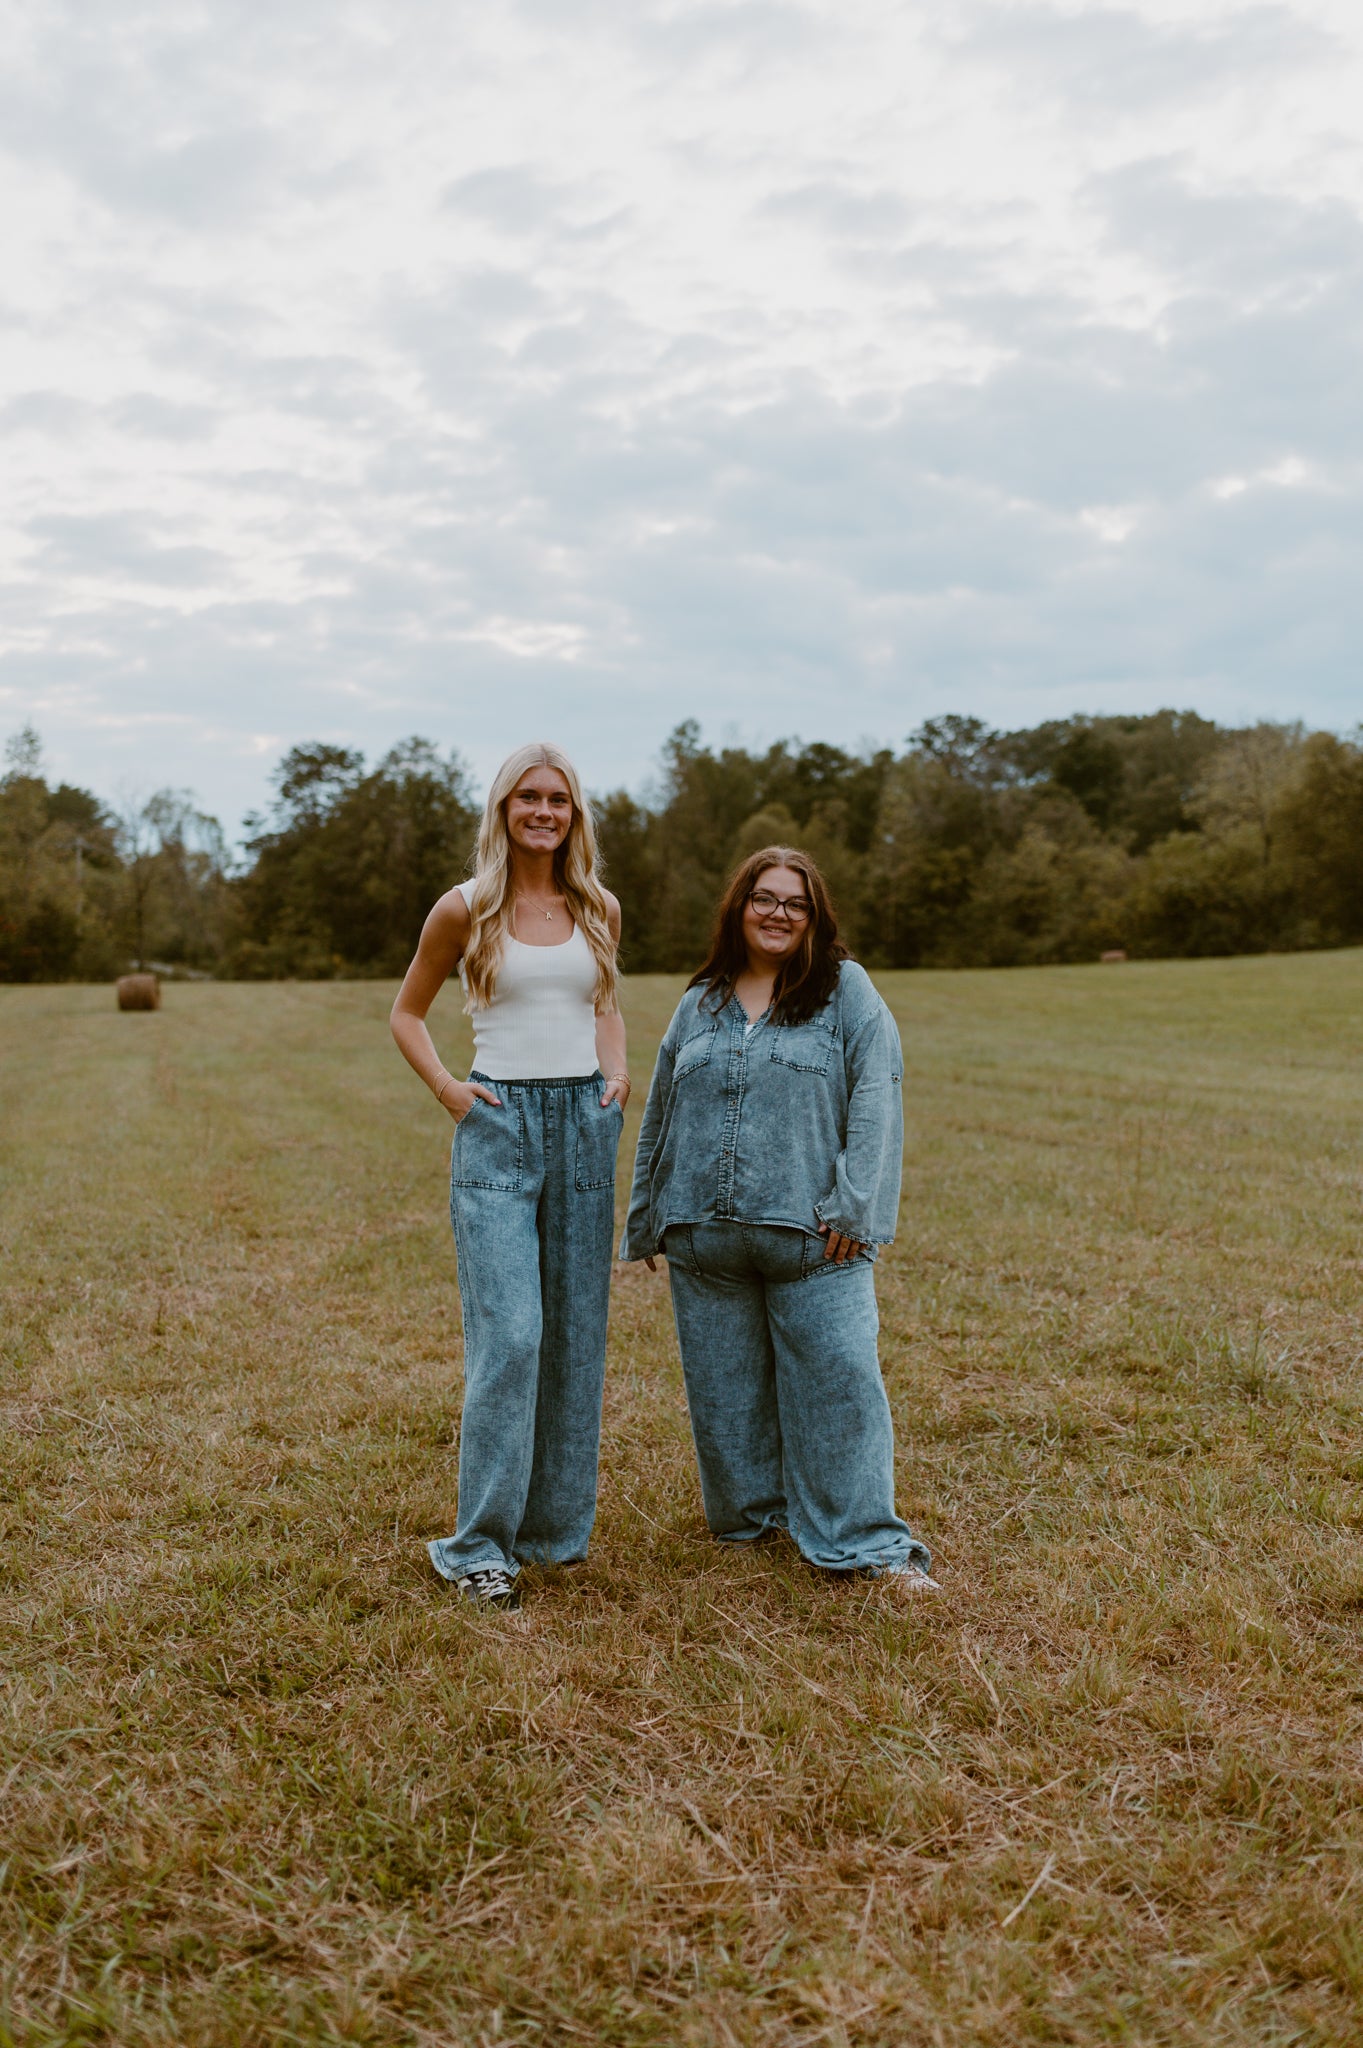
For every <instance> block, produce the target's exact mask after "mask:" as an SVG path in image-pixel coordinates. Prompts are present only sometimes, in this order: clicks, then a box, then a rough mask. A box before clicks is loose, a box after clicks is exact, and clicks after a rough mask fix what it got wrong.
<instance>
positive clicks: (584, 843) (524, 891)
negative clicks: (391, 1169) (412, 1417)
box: [392, 746, 629, 1607]
mask: <svg viewBox="0 0 1363 2048" xmlns="http://www.w3.org/2000/svg"><path fill="white" fill-rule="evenodd" d="M619 939H620V906H619V904H618V903H617V902H616V900H615V898H614V897H613V896H612V895H610V894H609V892H608V891H607V890H605V889H603V888H602V886H601V884H600V882H599V881H598V879H597V875H596V838H595V834H594V832H593V829H592V818H591V812H590V810H589V809H588V807H587V805H586V803H585V802H584V801H583V796H582V786H581V784H580V782H579V781H578V777H577V771H576V770H575V769H574V767H573V765H572V763H571V762H570V761H569V760H568V758H567V756H566V755H564V754H562V753H560V752H559V750H558V749H557V748H556V747H546V746H527V747H522V748H521V749H520V750H519V751H518V752H517V753H514V754H512V755H511V756H510V757H509V759H507V760H506V761H504V762H503V764H502V766H501V767H500V768H499V769H498V771H497V774H496V777H495V778H494V780H493V784H492V788H491V790H490V792H489V794H488V800H487V807H486V809H485V810H484V813H483V822H482V827H481V829H480V831H479V834H478V852H477V860H476V864H475V873H474V876H473V880H472V881H471V882H467V883H464V884H463V885H462V886H461V887H459V888H457V889H451V890H450V891H449V893H448V894H447V895H445V896H442V897H441V899H440V901H439V902H438V903H437V904H436V906H435V908H434V910H432V912H431V914H430V916H429V917H428V918H427V920H426V926H425V929H424V931H423V932H422V934H421V944H420V946H419V947H418V949H417V955H416V958H415V960H413V962H412V964H411V966H410V967H409V968H408V970H407V978H406V980H405V981H404V982H403V984H402V987H401V989H400V990H399V992H398V998H397V1001H396V1002H395V1003H394V1005H393V1015H392V1026H393V1036H394V1038H396V1040H397V1042H398V1045H399V1046H400V1047H401V1049H402V1052H403V1055H404V1057H405V1058H406V1059H407V1060H408V1061H409V1062H410V1064H411V1065H412V1066H413V1067H414V1068H415V1069H416V1071H417V1073H418V1074H420V1076H421V1078H422V1080H423V1081H424V1082H425V1083H426V1085H427V1087H428V1088H429V1089H430V1090H431V1093H432V1094H433V1095H434V1096H435V1098H436V1100H437V1101H438V1102H439V1103H440V1104H441V1106H442V1108H443V1109H444V1110H445V1111H446V1113H447V1114H448V1115H449V1116H450V1117H452V1118H453V1120H454V1127H455V1128H454V1141H453V1148H452V1154H451V1162H450V1216H451V1219H452V1221H453V1224H454V1237H455V1245H456V1248H457V1251H458V1255H459V1299H460V1304H461V1308H462V1311H463V1321H464V1409H463V1420H462V1422H461V1425H460V1434H459V1508H458V1519H457V1524H456V1527H455V1531H454V1534H453V1535H452V1536H444V1537H440V1538H437V1539H436V1540H435V1541H433V1542H431V1543H429V1544H428V1545H427V1549H428V1551H429V1553H430V1557H431V1562H432V1564H433V1565H434V1566H435V1569H436V1571H437V1572H438V1573H439V1574H440V1576H441V1577H442V1578H443V1579H448V1580H451V1581H452V1582H453V1583H454V1584H455V1585H456V1586H458V1588H459V1591H460V1592H461V1593H462V1594H463V1595H464V1596H465V1598H467V1599H470V1600H474V1601H480V1602H484V1603H489V1604H492V1605H495V1606H501V1607H507V1606H514V1605H515V1604H516V1597H517V1594H516V1585H515V1581H516V1577H517V1574H518V1572H519V1570H520V1566H521V1562H522V1560H532V1559H533V1560H536V1561H540V1562H546V1563H559V1564H564V1563H569V1562H571V1561H574V1560H576V1559H579V1558H582V1557H585V1555H586V1552H587V1540H588V1537H589V1536H590V1534H591V1528H592V1522H593V1520H594V1519H595V1515H596V1468H597V1452H598V1447H599V1441H600V1434H601V1391H602V1384H603V1380H604V1375H605V1361H606V1306H607V1296H608V1293H609V1288H610V1267H611V1240H612V1235H613V1227H614V1213H615V1196H614V1187H615V1155H616V1151H617V1149H618V1146H619V1143H620V1127H621V1121H622V1113H623V1109H624V1104H625V1102H626V1100H627V1099H628V1096H629V1076H628V1074H627V1073H626V1071H625V1026H624V1019H623V1018H622V1017H621V1015H620V1010H619V1004H618V1001H617V994H616V974H615V953H616V947H617V945H618V944H619ZM455 968H458V970H459V973H460V976H461V979H462V980H463V984H464V989H465V994H466V1005H465V1007H466V1008H467V1010H468V1013H469V1015H470V1017H471V1018H472V1020H473V1041H474V1062H473V1071H472V1073H471V1074H470V1075H469V1078H468V1080H467V1081H458V1080H456V1079H455V1078H454V1076H453V1075H452V1074H449V1073H447V1072H446V1070H445V1068H444V1066H443V1065H442V1063H441V1060H440V1057H439V1055H438V1054H437V1052H436V1049H435V1047H434V1045H433V1044H432V1043H431V1036H430V1033H429V1031H428V1030H427V1028H426V1021H425V1020H426V1013H427V1011H428V1010H429V1009H430V1007H431V1004H432V1002H433V1001H434V1000H435V997H436V996H437V994H438V993H439V991H440V989H441V987H442V985H443V983H444V982H445V980H446V978H447V976H449V975H450V974H451V973H452V972H453V971H454V969H455ZM603 1070H604V1079H603Z"/></svg>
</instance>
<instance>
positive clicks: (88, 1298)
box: [0, 954, 1363, 2048]
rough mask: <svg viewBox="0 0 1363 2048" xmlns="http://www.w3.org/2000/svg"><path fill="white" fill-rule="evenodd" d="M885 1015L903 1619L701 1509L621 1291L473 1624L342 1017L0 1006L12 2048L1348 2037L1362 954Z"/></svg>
mask: <svg viewBox="0 0 1363 2048" xmlns="http://www.w3.org/2000/svg"><path fill="white" fill-rule="evenodd" d="M884 985H885V987H886V991H887V994H888V995H889V997H890V999H891V1001H892V1002H893V1003H894V1005H895V1007H896V1009H897V1011H898V1013H899V1016H900V1018H901V1021H902V1023H903V1026H904V1032H905V1041H906V1046H907V1049H908V1054H909V1078H908V1098H909V1109H910V1137H909V1150H908V1174H907V1183H906V1193H905V1206H904V1227H903V1234H902V1236H901V1238H900V1241H899V1243H898V1244H897V1245H896V1247H895V1248H894V1251H893V1252H892V1254H891V1255H890V1256H889V1257H888V1258H887V1260H886V1262H885V1264H884V1267H883V1269H882V1274H883V1283H882V1309H883V1316H884V1326H885V1327H884V1336H885V1347H884V1348H885V1361H886V1370H887V1377H888V1381H889V1384H890V1388H891V1395H892V1399H893V1403H894V1408H895V1418H896V1425H897V1429H898V1443H899V1468H900V1474H901V1504H902V1505H903V1506H904V1507H905V1509H906V1510H907V1512H908V1513H909V1515H910V1518H911V1519H912V1520H913V1522H914V1523H915V1525H916V1526H917V1527H919V1528H920V1529H921V1530H922V1532H923V1533H924V1534H925V1535H926V1536H927V1538H928V1540H929V1541H930V1542H931V1543H932V1545H933V1548H934V1550H935V1551H936V1553H937V1556H938V1560H939V1564H940V1568H941V1572H942V1576H943V1578H944V1580H945V1582H946V1584H947V1586H948V1587H949V1589H950V1598H949V1600H948V1602H947V1603H946V1604H945V1605H944V1606H942V1607H937V1608H934V1609H932V1610H931V1611H928V1610H924V1611H923V1612H921V1613H918V1612H914V1613H908V1614H904V1613H900V1612H886V1611H885V1609H884V1608H883V1607H882V1605H881V1604H880V1603H879V1601H878V1600H877V1599H876V1597H875V1596H874V1594H873V1593H872V1592H870V1591H869V1590H867V1589H865V1588H863V1589H861V1590H860V1591H858V1592H855V1593H853V1594H852V1596H851V1597H849V1596H848V1595H846V1594H845V1593H843V1594H840V1593H838V1592H837V1591H835V1590H833V1589H831V1588H830V1587H829V1586H827V1585H826V1584H823V1583H821V1582H819V1581H817V1580H816V1579H815V1578H814V1577H813V1576H812V1575H810V1574H809V1573H807V1572H806V1571H805V1570H804V1569H803V1568H802V1567H801V1565H800V1564H799V1562H798V1560H797V1559H796V1558H795V1557H794V1556H793V1555H792V1554H791V1553H790V1552H789V1551H787V1550H785V1549H782V1548H781V1547H779V1546H777V1547H771V1548H766V1547H764V1548H762V1549H759V1550H756V1551H750V1552H745V1553H734V1552H731V1551H728V1550H723V1549H720V1548H718V1547H717V1546H715V1545H713V1544H711V1543H710V1542H709V1541H708V1540H707V1538H706V1536H705V1532H704V1528H703V1524H702V1521H701V1517H700V1513H699V1503H698V1498H697V1492H696V1486H695V1481H694V1475H693V1471H692V1467H691V1462H690V1455H689V1442H688V1437H687V1431H686V1421H685V1410H684V1404H683V1401H682V1396H681V1389H680V1381H679V1375H678V1371H677V1367H676V1361H675V1351H674V1346H673V1342H672V1336H671V1330H670V1322H669V1317H668V1313H667V1308H666V1300H665V1283H664V1281H663V1279H662V1277H661V1276H659V1277H658V1278H657V1279H654V1278H651V1277H650V1276H649V1275H647V1274H646V1273H645V1272H644V1271H643V1269H642V1268H639V1269H630V1270H628V1271H623V1272H621V1273H620V1274H619V1276H618V1284H617V1291H616V1306H615V1315H614V1322H613V1329H612V1339H611V1358H612V1368H611V1376H610V1386H609V1393H608V1416H607V1438H606V1441H607V1450H606V1457H605V1467H604V1473H603V1489H602V1512H601V1518H600V1521H599V1524H598V1535H597V1540H596V1544H595V1548H594V1553H593V1558H592V1561H591V1562H590V1563H589V1564H588V1565H587V1566H585V1567H583V1568H582V1569H580V1570H578V1571H576V1572H573V1573H562V1574H559V1575H551V1574H540V1575H538V1576H537V1577H536V1579H535V1583H534V1584H533V1585H532V1587H531V1589H530V1595H529V1599H528V1602H527V1606H526V1609H525V1611H524V1613H523V1616H522V1617H521V1619H520V1621H519V1623H512V1622H510V1621H509V1620H508V1618H507V1617H502V1618H500V1619H498V1618H492V1617H480V1616H476V1615H472V1614H469V1613H467V1612H465V1611H462V1610H461V1609H460V1608H459V1607H458V1606H457V1605H456V1604H454V1603H453V1602H452V1600H451V1599H450V1598H449V1597H448V1596H447V1595H445V1594H442V1592H441V1590H440V1589H439V1588H438V1587H437V1586H436V1584H435V1583H434V1581H433V1580H432V1579H431V1578H430V1577H429V1576H428V1573H427V1570H426V1565H425V1558H424V1553H423V1551H422V1547H421V1539H422V1538H423V1537H424V1536H426V1535H428V1534H430V1533H431V1532H432V1531H436V1530H439V1529H442V1528H444V1527H445V1526H446V1525H447V1524H448V1521H449V1515H450V1507H451V1496H452V1492H453V1481H454V1460H453V1455H452V1452H451V1448H450V1428H451V1420H452V1417H453V1415H454V1414H455V1412H456V1410H457V1399H458V1355H459V1344H458V1303H457V1296H456V1292H455V1284H454V1265H453V1254H452V1251H451V1247H450V1244H449V1241H448V1236H447V1227H446V1225H445V1222H444V1205H445V1190H444V1173H445V1149H446V1143H447V1140H446V1137H445V1132H444V1127H443V1126H442V1124H441V1122H440V1120H439V1118H438V1117H437V1116H436V1115H435V1114H434V1113H433V1112H432V1109H431V1106H430V1104H429V1103H428V1101H426V1100H425V1099H424V1098H423V1096H422V1095H421V1092H420V1090H419V1089H418V1088H417V1086H416V1084H415V1083H414V1082H412V1081H411V1080H410V1078H409V1077H408V1075H407V1074H406V1071H405V1069H404V1068H403V1067H402V1065H401V1063H400V1061H399V1060H398V1058H397V1055H396V1054H395V1053H394V1052H393V1051H392V1049H391V1047H390V1045H389V1043H388V1040H387V1035H386V1031H385V1028H384V1014H385V1011H386V1007H387V1003H388V1000H389V991H387V990H386V989H383V988H379V987H375V986H372V985H350V986H327V987H316V986H279V987H276V988H270V989H260V988H250V989H244V988H231V987H197V986H195V987H179V986H177V987H175V988H173V989H170V990H168V991H167V995H166V1006H165V1008H164V1009H163V1010H162V1011H161V1012H160V1013H158V1014H151V1015H145V1016H130V1017H124V1016H119V1015H118V1014H117V1013H116V1011H115V1009H114V1006H113V1002H112V999H111V997H110V995H109V993H108V992H107V991H105V990H82V989H72V988H62V989H23V990H18V989H4V990H0V1170H2V1171H3V1192H2V1193H0V1244H2V1246H3V1261H4V1273H3V1280H4V1338H3V1351H0V1375H2V1377H0V1391H2V1392H3V1417H4V1427H5V1436H4V1448H3V1458H4V1463H3V1483H4V1493H3V1500H4V1506H3V1539H4V1557H5V1591H4V1616H3V1618H4V1629H5V1637H4V1642H3V1646H2V1647H0V1655H3V1686H2V1688H0V1797H2V1798H3V1851H0V1854H2V1855H3V1877H2V1878H0V2041H3V2042H24V2043H56V2042H74V2041H109V2042H117V2043H120V2044H122V2043H128V2044H134V2043H136V2044H143V2043H147V2044H153V2043H154V2044H158V2048H160V2044H171V2043H191V2044H195V2048H199V2044H222V2048H228V2044H230V2048H242V2044H257V2043H259V2044H266V2043H269V2044H276V2043H285V2042H297V2043H316V2042H337V2041H346V2042H372V2043H395V2042H410V2043H413V2044H424V2043H465V2042H467V2043H486V2044H492V2043H497V2042H555V2043H558V2042H563V2043H572V2042H580V2041H585V2042H611V2043H627V2044H636V2043H640V2044H642V2043H652V2042H679V2043H694V2044H697V2048H702V2044H703V2048H710V2044H725V2043H728V2044H734V2043H742V2044H777V2043H780V2044H786V2043H814V2042H820V2043H830V2044H849V2048H850V2044H859V2048H860V2044H871V2043H901V2042H904V2043H920V2042H921V2043H924V2044H942V2048H954V2044H957V2043H974V2042H979V2043H989V2044H998V2048H1003V2044H1013V2043H1017V2042H1027V2041H1035V2042H1045V2041H1056V2042H1081V2043H1089V2042H1132V2043H1146V2042H1152V2043H1153V2042H1161V2043H1163V2042H1170V2043H1172V2042H1180V2043H1197V2044H1204V2043H1216V2044H1222V2043H1224V2044H1231V2043H1237V2044H1238V2043H1256V2044H1258V2043H1281V2044H1287V2043H1289V2042H1307V2043H1326V2042H1329V2043H1335V2042H1344V2041H1349V2040H1355V2039H1359V2038H1363V2028H1361V2027H1360V2022H1359V2011H1360V2003H1361V2001H1363V1935H1361V1934H1360V1932H1359V1924H1360V1921H1363V1912H1361V1911H1360V1905H1361V1904H1363V1887H1360V1885H1359V1882H1358V1880H1359V1876H1360V1871H1363V1816H1361V1815H1360V1811H1359V1776H1360V1758H1361V1757H1363V1747H1361V1745H1363V1675H1361V1668H1360V1657H1359V1647H1360V1624H1361V1623H1363V1562H1361V1560H1360V1545H1359V1530H1360V1527H1361V1526H1363V1432H1360V1426H1359V1425H1360V1394H1361V1389H1360V1373H1359V1364H1360V1359H1359V1350H1360V1337H1359V1322H1358V1309H1359V1300H1360V1292H1361V1291H1363V1290H1361V1289H1360V1271H1361V1269H1363V1262H1361V1261H1360V1243H1359V1233H1360V1220H1359V1219H1360V1202H1359V1196H1360V1151H1359V1139H1360V1122H1361V1119H1360V1106H1363V1083H1361V1082H1360V1067H1359V1053H1360V1050H1363V958H1360V956H1358V955H1356V954H1354V955H1349V954H1336V955H1330V956H1318V957H1316V958H1309V957H1304V958H1295V959H1291V960H1271V959H1270V960H1259V961H1236V962H1223V963H1200V964H1191V965H1177V966H1151V967H1126V968H1118V969H1112V968H1107V969H1094V970H1092V971H1090V970H1084V969H1079V970H1074V969H1070V970H1059V971H1042V972H1032V973H1013V974H1008V975H1001V974H962V975H957V976H945V975H943V976H936V975H923V976H917V977H905V976H890V977H886V978H885V982H884ZM674 996H675V984H673V983H670V982H663V981H643V982H636V983H634V984H632V985H631V986H630V988H629V991H628V1002H629V1009H630V1014H631V1020H632V1024H633V1034H634V1042H635V1048H636V1051H635V1059H634V1065H635V1068H636V1071H638V1072H639V1073H641V1074H646V1072H647V1068H648V1057H649V1052H650V1050H651V1046H652V1043H653V1040H654V1039H655V1038H656V1035H657V1033H658V1032H659V1030H660V1028H661V1026H662V1023H663V1022H664V1020H665V1017H666V1015H667V1012H668V1010H669V1008H670V1005H671V1002H672V1001H673V999H674ZM439 1028H440V1029H441V1032H442V1042H443V1048H444V1050H445V1052H446V1054H447V1056H448V1058H449V1060H450V1064H451V1065H454V1064H455V1062H456V1061H457V1059H458V1058H459V1057H460V1056H461V1054H462V1053H463V1052H464V1051H465V1049H466V1047H465V1042H464V1040H463V1038H462V1035H461V1033H462V1026H461V1024H460V1021H459V1020H458V1019H457V1017H456V1016H455V1014H454V1005H453V1004H452V1003H448V1002H447V1003H446V1004H445V1008H444V1017H443V1024H442V1025H441V1026H440V1027H439ZM639 1101H640V1098H636V1103H635V1110H634V1113H633V1115H632V1119H631V1126H633V1124H634V1123H636V1122H637V1110H638V1107H639ZM627 1149H628V1146H627Z"/></svg>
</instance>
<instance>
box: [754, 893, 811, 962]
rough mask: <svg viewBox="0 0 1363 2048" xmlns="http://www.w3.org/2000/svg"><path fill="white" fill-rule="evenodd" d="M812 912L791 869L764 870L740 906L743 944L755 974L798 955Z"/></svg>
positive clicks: (806, 895)
mask: <svg viewBox="0 0 1363 2048" xmlns="http://www.w3.org/2000/svg"><path fill="white" fill-rule="evenodd" d="M754 898H756V899H757V900H756V901H754ZM774 899H780V900H779V902H778V901H776V900H774ZM782 905H789V909H785V908H782V907H781V906H782ZM801 909H803V910H804V913H805V914H804V916H803V917H800V916H799V915H798V913H799V911H800V910H801ZM812 909H813V905H812V904H811V903H810V900H809V894H808V891H807V890H806V888H805V878H804V876H803V875H801V874H798V873H797V872H796V870H795V869H794V868H763V870H762V872H761V874H760V875H759V876H758V877H757V880H756V881H755V882H754V883H753V886H752V892H751V894H750V895H749V897H748V900H747V902H746V903H745V904H744V906H743V943H744V945H745V946H746V948H747V951H748V965H749V967H751V969H752V970H753V972H754V974H761V973H762V972H764V971H766V972H768V973H769V972H770V971H771V970H772V969H773V968H780V967H782V966H784V964H785V962H786V961H787V960H789V959H790V957H791V955H792V954H794V953H798V952H799V950H800V943H801V941H802V939H803V938H804V935H805V933H806V932H807V931H808V929H809V917H810V912H811V911H812Z"/></svg>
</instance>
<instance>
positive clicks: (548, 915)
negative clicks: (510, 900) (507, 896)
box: [516, 896, 554, 924]
mask: <svg viewBox="0 0 1363 2048" xmlns="http://www.w3.org/2000/svg"><path fill="white" fill-rule="evenodd" d="M516 901H517V902H518V903H524V904H525V905H526V907H527V908H528V909H531V908H533V907H534V906H533V905H532V904H531V902H530V898H529V897H528V896H517V898H516ZM553 921H554V913H553V911H552V910H546V911H545V913H544V922H545V923H546V924H552V923H553Z"/></svg>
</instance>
